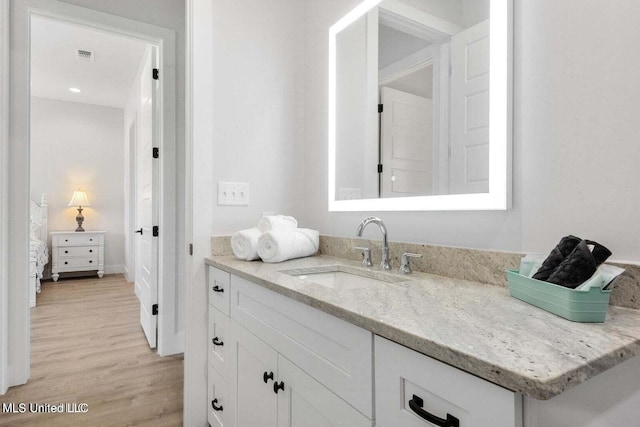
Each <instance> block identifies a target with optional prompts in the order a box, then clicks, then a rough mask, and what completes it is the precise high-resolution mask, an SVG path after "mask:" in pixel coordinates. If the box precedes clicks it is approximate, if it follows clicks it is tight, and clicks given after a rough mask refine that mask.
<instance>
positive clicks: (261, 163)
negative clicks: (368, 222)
mask: <svg viewBox="0 0 640 427" xmlns="http://www.w3.org/2000/svg"><path fill="white" fill-rule="evenodd" d="M213 7H214V9H213V20H212V21H213V22H211V24H210V25H211V30H212V33H213V34H212V37H213V42H212V43H213V60H214V62H215V67H214V69H213V75H212V76H210V78H211V79H212V80H213V87H212V96H213V100H214V103H213V111H212V114H213V115H212V116H211V117H210V118H209V119H210V120H211V121H212V122H211V126H213V128H214V129H215V132H214V134H213V136H212V141H210V142H207V141H199V142H202V143H210V144H211V145H212V149H213V158H212V159H211V163H210V167H211V169H212V171H213V182H212V185H211V187H210V189H209V190H208V193H209V195H210V197H212V199H213V200H214V206H213V217H212V218H211V220H212V224H213V232H214V234H219V235H222V234H229V233H234V232H236V231H238V230H240V229H243V228H248V227H254V226H255V225H256V224H257V222H258V219H259V218H260V214H261V212H265V211H268V212H279V213H287V214H289V215H296V216H298V217H301V215H302V212H303V200H304V198H303V195H302V177H303V164H302V162H301V161H300V159H302V158H303V152H302V150H303V144H302V140H303V138H304V131H303V115H304V109H303V91H304V75H303V74H302V70H303V64H304V37H303V34H304V33H303V31H304V28H303V22H302V20H301V19H300V17H301V16H302V15H303V11H304V2H301V1H299V0H270V1H268V2H265V1H259V0H243V1H232V0H219V1H214V3H213ZM195 54H196V55H198V54H199V53H198V52H196V53H195ZM196 90H197V87H196ZM195 113H196V114H198V112H197V111H196V112H195ZM218 181H231V182H248V183H249V184H250V194H251V200H250V206H248V207H246V206H245V207H232V206H218V205H217V202H216V200H217V182H218ZM301 225H303V226H304V225H305V224H304V222H302V224H301Z"/></svg>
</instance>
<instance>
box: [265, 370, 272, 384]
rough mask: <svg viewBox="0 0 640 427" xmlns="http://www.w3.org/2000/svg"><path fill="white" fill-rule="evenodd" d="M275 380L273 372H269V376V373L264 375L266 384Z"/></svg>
mask: <svg viewBox="0 0 640 427" xmlns="http://www.w3.org/2000/svg"><path fill="white" fill-rule="evenodd" d="M272 379H273V372H269V373H268V374H267V371H264V374H262V381H264V383H265V384H266V383H267V382H268V381H269V380H272Z"/></svg>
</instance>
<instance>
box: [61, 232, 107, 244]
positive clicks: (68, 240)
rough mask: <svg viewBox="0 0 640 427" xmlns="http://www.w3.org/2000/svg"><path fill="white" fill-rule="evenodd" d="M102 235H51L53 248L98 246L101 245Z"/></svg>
mask: <svg viewBox="0 0 640 427" xmlns="http://www.w3.org/2000/svg"><path fill="white" fill-rule="evenodd" d="M102 238H103V235H102V234H94V233H80V232H79V233H77V234H71V233H65V234H63V235H53V239H54V242H53V246H82V245H99V244H101V243H102Z"/></svg>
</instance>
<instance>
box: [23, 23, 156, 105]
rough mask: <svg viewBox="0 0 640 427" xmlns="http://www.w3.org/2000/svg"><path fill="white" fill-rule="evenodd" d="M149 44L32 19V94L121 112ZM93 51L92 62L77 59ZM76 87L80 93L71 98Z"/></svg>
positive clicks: (83, 28)
mask: <svg viewBox="0 0 640 427" xmlns="http://www.w3.org/2000/svg"><path fill="white" fill-rule="evenodd" d="M146 46H147V43H146V42H145V41H141V40H138V39H134V38H129V37H123V36H120V35H116V34H113V33H108V32H103V31H98V30H94V29H91V28H89V27H84V26H80V25H76V24H71V23H67V22H61V21H55V20H51V19H47V18H41V17H34V18H33V20H32V25H31V94H32V96H38V97H42V98H50V99H61V100H65V101H74V102H82V103H86V104H95V105H105V106H109V107H117V108H124V107H125V103H126V102H127V98H128V97H129V92H130V90H131V88H132V86H133V82H134V79H135V77H136V74H137V72H138V67H139V65H140V62H141V60H142V58H143V55H144V51H145V48H146ZM78 49H82V50H88V51H92V52H93V53H94V62H86V61H82V60H80V59H77V57H76V51H77V50H78ZM71 87H75V88H78V89H80V90H81V92H80V93H72V92H70V91H69V88H71Z"/></svg>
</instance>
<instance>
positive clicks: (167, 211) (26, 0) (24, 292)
mask: <svg viewBox="0 0 640 427" xmlns="http://www.w3.org/2000/svg"><path fill="white" fill-rule="evenodd" d="M2 3H3V8H4V7H5V5H6V4H9V7H10V13H11V15H10V16H11V21H10V24H11V25H10V27H11V28H10V39H11V44H10V47H11V49H10V61H9V66H10V77H8V76H4V75H3V79H4V80H5V81H3V82H2V84H3V85H5V84H10V86H9V87H10V93H9V95H10V96H9V98H10V99H9V114H10V117H11V121H10V126H9V138H8V143H7V144H4V145H6V148H7V154H8V159H7V160H8V164H10V165H11V167H10V168H9V171H8V177H7V178H8V188H7V189H8V195H7V196H8V197H7V199H6V200H7V204H6V205H5V204H4V203H3V206H7V209H8V212H7V215H6V219H5V216H2V218H0V219H2V221H3V224H2V226H3V227H5V226H6V225H7V224H11V227H10V228H9V230H8V233H7V237H8V252H9V253H11V254H12V260H11V263H10V265H8V277H7V281H6V282H5V286H4V288H6V291H7V294H8V295H7V296H8V298H7V299H6V300H5V299H3V301H7V303H8V316H7V319H6V320H7V321H6V322H5V321H4V320H3V319H0V321H2V325H1V326H2V328H5V327H6V328H7V335H6V339H7V340H6V345H4V344H5V343H4V342H3V343H2V344H3V349H2V350H3V351H4V349H5V348H6V349H7V363H6V368H7V369H6V371H5V373H6V377H5V384H6V385H7V386H12V385H18V384H23V383H25V382H27V380H28V379H29V376H30V315H29V308H28V286H27V279H28V254H29V247H28V246H29V245H28V242H29V238H28V237H29V166H30V164H29V163H30V158H29V126H30V124H29V120H30V118H29V114H30V105H29V104H30V100H29V98H30V91H29V81H30V60H29V50H30V19H31V16H32V15H39V16H45V17H48V18H54V19H58V20H61V21H67V22H72V23H77V24H81V25H84V26H89V27H93V28H96V29H100V30H103V31H109V32H113V33H118V34H121V35H126V36H129V37H136V38H139V39H142V40H145V41H147V42H149V43H151V44H155V45H157V46H158V47H159V50H160V56H161V60H160V81H161V95H160V103H161V106H162V107H161V113H160V114H161V123H162V127H161V130H160V132H161V137H160V138H159V149H160V153H161V156H160V164H159V171H160V197H159V198H160V210H159V226H160V236H159V239H160V240H159V242H158V243H159V254H160V255H159V260H158V274H159V281H158V299H159V301H158V302H159V304H160V305H161V307H162V310H161V311H160V314H159V316H158V331H159V337H163V339H159V342H158V353H159V354H160V355H162V356H164V355H170V354H176V353H180V352H182V351H183V347H184V344H183V341H184V337H183V335H184V332H183V331H181V330H179V325H180V322H179V320H178V316H177V311H176V306H177V303H178V297H177V295H178V292H177V290H178V289H177V280H176V265H177V253H176V212H175V206H176V55H175V50H176V45H175V39H176V36H175V32H174V31H172V30H169V29H166V28H162V27H159V26H155V25H151V24H146V23H143V22H139V21H135V20H132V19H128V18H123V17H119V16H115V15H111V14H108V13H105V12H100V11H96V10H92V9H88V8H84V7H80V6H75V5H71V4H67V3H63V2H60V1H57V0H12V1H9V0H2ZM3 41H4V40H3ZM7 79H9V82H8V83H7V81H6V80H7ZM5 118H6V116H5ZM123 133H124V132H123ZM2 148H3V150H4V149H5V147H4V146H3V147H2ZM3 161H4V159H3ZM4 170H5V169H4V168H3V171H4ZM3 173H4V172H3ZM4 182H5V181H4V177H3V185H4ZM3 201H4V200H3ZM131 232H132V230H125V233H131ZM4 240H7V239H4ZM3 292H4V289H3ZM165 335H166V336H165ZM2 338H3V340H4V339H5V336H4V335H3V337H2ZM9 344H10V345H9ZM0 391H2V390H0Z"/></svg>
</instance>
